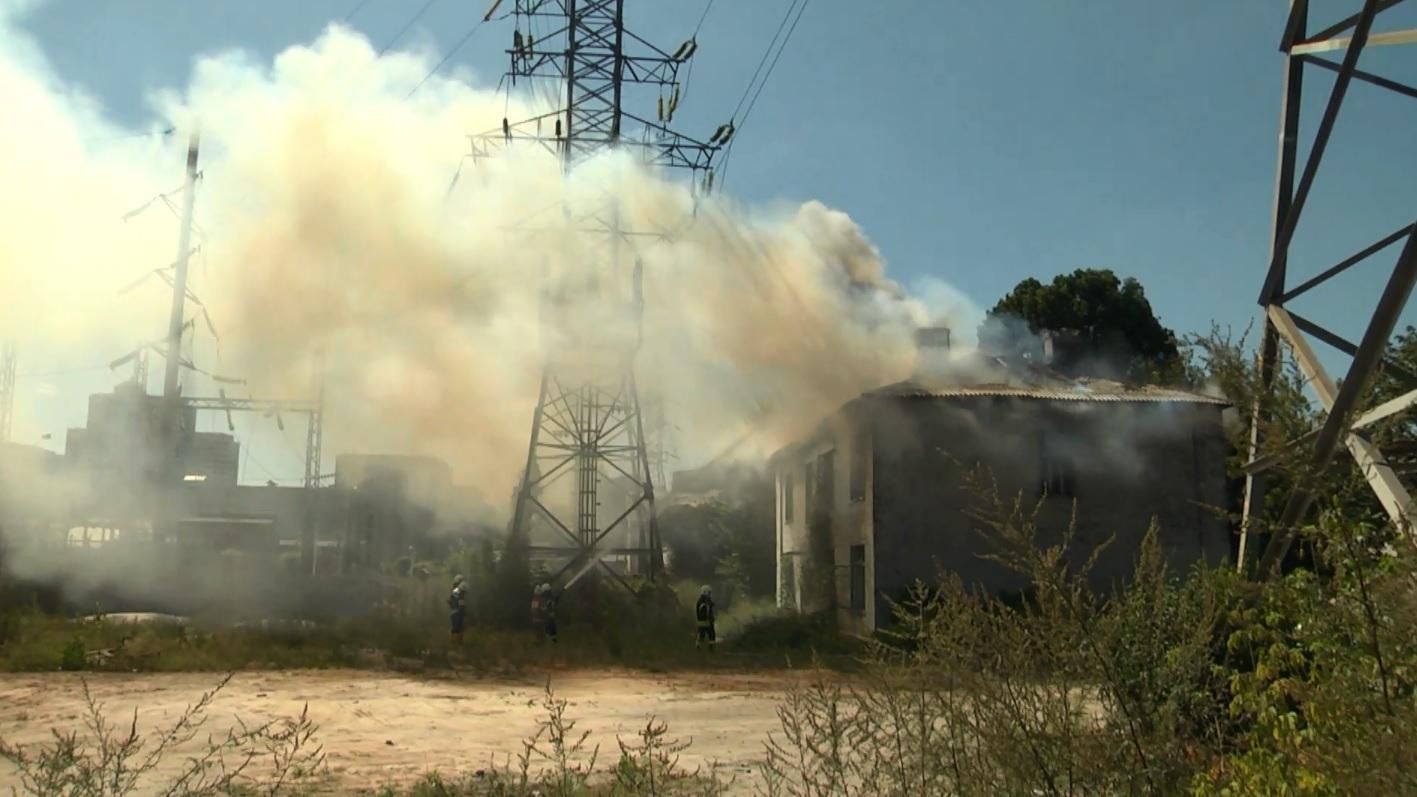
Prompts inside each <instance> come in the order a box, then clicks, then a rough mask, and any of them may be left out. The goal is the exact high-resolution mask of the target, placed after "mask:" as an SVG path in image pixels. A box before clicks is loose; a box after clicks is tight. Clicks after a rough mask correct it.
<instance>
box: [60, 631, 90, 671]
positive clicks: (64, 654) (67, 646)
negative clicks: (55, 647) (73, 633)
mask: <svg viewBox="0 0 1417 797" xmlns="http://www.w3.org/2000/svg"><path fill="white" fill-rule="evenodd" d="M87 664H88V651H87V650H86V649H85V648H84V640H82V639H79V638H78V637H74V638H73V639H70V640H69V641H68V642H66V643H64V649H63V650H62V651H60V652H59V669H61V670H65V671H67V672H77V671H79V670H82V669H84V667H85V666H86V665H87Z"/></svg>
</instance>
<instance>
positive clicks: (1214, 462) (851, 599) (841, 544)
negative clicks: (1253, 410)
mask: <svg viewBox="0 0 1417 797" xmlns="http://www.w3.org/2000/svg"><path fill="white" fill-rule="evenodd" d="M918 344H919V360H918V363H919V364H918V366H917V368H916V372H915V373H914V374H913V375H912V377H911V378H910V379H908V380H906V381H903V382H899V383H897V384H893V385H888V386H885V387H882V388H879V389H876V390H872V391H870V392H867V393H865V394H863V395H861V396H859V397H857V398H856V399H854V400H852V401H850V402H848V403H847V404H846V405H845V406H843V407H842V408H841V410H840V411H839V412H837V413H836V414H835V415H833V416H832V417H830V418H828V419H826V420H825V421H823V422H822V423H821V425H820V426H819V427H818V428H817V429H816V430H815V432H814V433H812V434H810V435H808V436H806V437H805V438H804V439H802V440H799V441H797V442H796V443H794V444H793V445H790V446H788V447H786V448H784V449H782V450H780V451H779V452H777V453H776V454H775V455H773V457H772V459H771V461H770V469H771V471H772V474H773V479H774V481H775V484H776V489H777V502H776V504H777V509H776V511H777V517H776V528H777V535H776V545H777V563H778V602H779V605H781V606H784V607H790V608H796V609H799V610H809V611H810V610H818V609H825V608H829V607H830V608H834V610H835V613H836V619H837V622H838V625H839V626H840V627H841V628H843V629H845V630H850V631H855V632H860V633H869V632H871V631H874V630H876V629H878V628H880V627H882V626H885V625H887V624H889V622H890V621H891V618H892V603H893V602H894V601H899V600H900V599H901V598H903V597H905V596H906V593H907V590H909V589H910V588H911V587H912V585H914V584H915V583H916V582H917V581H919V582H923V583H925V584H935V583H938V581H939V577H940V575H941V574H942V573H944V574H949V573H953V574H956V575H958V576H959V577H960V579H961V580H962V581H963V583H964V584H965V585H966V587H968V588H970V589H974V590H979V591H982V592H983V593H985V594H988V595H991V596H995V597H1005V596H1008V595H1010V594H1014V595H1017V594H1018V593H1019V592H1021V591H1022V590H1024V589H1025V588H1026V586H1027V577H1026V576H1024V575H1021V574H1018V573H1015V572H1012V571H1010V570H1009V569H1008V568H1006V567H1004V566H1003V565H1001V564H999V563H997V562H995V561H992V560H991V559H989V558H987V557H988V556H989V555H991V554H992V553H995V552H996V551H997V550H998V549H997V547H996V540H993V539H990V537H989V535H988V534H986V533H985V532H984V531H983V527H984V524H983V523H981V522H980V521H979V520H978V519H977V516H976V515H975V514H974V512H975V511H977V510H978V509H980V508H981V507H980V496H978V495H976V494H974V492H972V490H971V487H970V479H969V478H968V476H969V472H970V471H974V472H975V473H980V472H986V473H988V474H990V477H991V478H992V479H993V480H995V481H996V484H997V494H998V495H999V496H1001V497H1002V498H1003V500H1005V501H1006V502H1012V501H1013V500H1014V499H1015V498H1016V497H1021V498H1022V501H1023V508H1024V510H1025V511H1031V510H1032V509H1033V507H1034V506H1037V507H1038V509H1039V513H1038V516H1037V527H1038V530H1037V534H1038V539H1039V542H1041V543H1043V544H1047V545H1051V544H1057V543H1058V542H1060V541H1061V540H1062V537H1063V535H1064V533H1065V532H1066V531H1067V530H1068V529H1069V527H1070V525H1072V523H1073V512H1074V505H1076V525H1075V526H1074V527H1073V537H1072V540H1071V543H1070V545H1069V548H1068V550H1069V556H1070V557H1072V560H1073V562H1074V563H1075V564H1078V565H1081V564H1082V563H1083V562H1084V561H1085V560H1086V559H1087V558H1088V557H1089V556H1091V555H1092V553H1093V551H1094V550H1095V549H1096V548H1098V546H1100V545H1102V544H1103V543H1105V542H1109V540H1110V544H1108V545H1107V546H1106V547H1105V548H1104V549H1103V550H1102V553H1101V554H1100V555H1099V556H1098V558H1097V560H1096V562H1095V565H1094V567H1093V569H1092V571H1091V576H1090V577H1091V580H1092V584H1093V586H1094V588H1096V589H1098V590H1104V591H1105V590H1107V589H1109V588H1111V587H1113V586H1116V585H1117V584H1118V583H1119V582H1120V581H1121V580H1122V579H1124V578H1126V577H1127V576H1128V575H1129V574H1130V573H1131V572H1132V570H1133V566H1134V563H1135V558H1136V555H1137V552H1138V549H1139V545H1140V543H1141V541H1142V539H1143V537H1144V535H1145V534H1146V532H1147V530H1148V529H1149V527H1150V525H1151V523H1152V521H1153V519H1155V521H1156V523H1157V525H1158V528H1159V542H1160V545H1161V548H1162V550H1163V551H1164V553H1165V556H1166V557H1167V560H1168V562H1169V563H1170V564H1171V565H1172V566H1175V567H1181V568H1184V567H1187V566H1190V565H1192V564H1194V563H1197V562H1207V563H1210V564H1218V563H1219V562H1221V561H1222V560H1224V559H1225V558H1227V557H1228V556H1229V555H1230V553H1231V540H1232V534H1231V530H1230V524H1229V522H1228V520H1227V518H1226V516H1225V515H1224V513H1223V511H1224V509H1225V508H1226V507H1227V506H1228V505H1229V504H1230V503H1231V491H1230V489H1229V487H1230V484H1229V480H1228V477H1227V473H1226V457H1227V454H1228V446H1227V442H1226V437H1225V434H1224V430H1223V428H1222V420H1221V413H1222V411H1223V410H1224V409H1225V408H1226V406H1227V405H1226V403H1225V402H1223V401H1221V400H1219V399H1215V398H1211V397H1208V396H1203V395H1198V394H1195V393H1189V392H1184V391H1178V390H1168V389H1162V388H1158V387H1150V386H1148V387H1134V386H1127V385H1123V384H1120V383H1117V382H1111V381H1103V380H1073V379H1066V378H1063V377H1061V376H1060V375H1058V374H1056V373H1054V372H1052V371H1051V370H1050V369H1049V368H1048V367H1047V362H1048V360H1049V359H1050V358H1051V355H1052V351H1051V349H1052V339H1051V338H1048V339H1046V341H1045V346H1044V348H1045V351H1044V352H1042V356H1039V357H1024V356H1019V355H1017V354H1016V353H1014V352H1005V353H990V352H988V351H970V352H960V353H951V352H950V350H949V333H948V330H945V329H926V330H921V331H920V333H919V334H918ZM814 565H815V566H816V567H815V568H814ZM827 573H829V574H830V575H826V574H827ZM817 577H820V578H821V579H822V581H818V582H816V583H817V584H821V585H823V586H825V584H827V583H829V584H830V585H831V587H830V591H828V590H827V589H825V588H823V589H819V590H817V591H816V592H814V591H813V590H812V589H810V588H807V587H805V586H804V582H806V581H808V580H809V579H812V578H817ZM814 604H815V605H814Z"/></svg>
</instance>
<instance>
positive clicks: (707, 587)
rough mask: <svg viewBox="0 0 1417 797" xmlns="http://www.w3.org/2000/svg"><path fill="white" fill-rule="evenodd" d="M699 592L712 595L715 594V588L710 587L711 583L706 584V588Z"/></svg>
mask: <svg viewBox="0 0 1417 797" xmlns="http://www.w3.org/2000/svg"><path fill="white" fill-rule="evenodd" d="M699 594H700V595H712V594H713V590H712V589H710V588H709V585H708V584H705V585H704V588H703V589H701V590H699Z"/></svg>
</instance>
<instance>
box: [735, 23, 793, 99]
mask: <svg viewBox="0 0 1417 797" xmlns="http://www.w3.org/2000/svg"><path fill="white" fill-rule="evenodd" d="M798 1H799V0H792V2H791V3H789V4H788V6H787V13H786V14H783V15H782V21H781V22H779V23H777V30H776V31H774V32H773V34H772V40H771V41H769V42H768V46H767V49H765V50H763V57H762V58H760V59H758V68H757V69H754V70H753V76H752V77H750V78H748V85H747V86H744V87H743V96H742V97H740V98H739V99H738V105H737V106H735V107H734V108H733V113H732V115H731V116H730V117H729V118H730V119H737V118H738V112H739V111H741V110H742V109H743V103H745V102H747V101H748V94H749V93H750V92H752V90H753V85H754V84H755V83H757V82H758V75H759V74H761V73H762V71H763V65H764V64H766V63H767V62H768V57H769V56H771V55H772V48H773V45H775V44H777V37H779V36H781V35H782V29H783V28H785V27H787V20H789V19H791V18H792V10H793V9H795V8H796V7H797V3H798Z"/></svg>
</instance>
